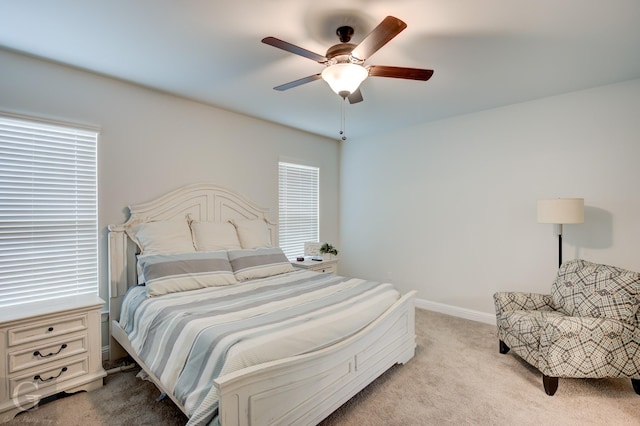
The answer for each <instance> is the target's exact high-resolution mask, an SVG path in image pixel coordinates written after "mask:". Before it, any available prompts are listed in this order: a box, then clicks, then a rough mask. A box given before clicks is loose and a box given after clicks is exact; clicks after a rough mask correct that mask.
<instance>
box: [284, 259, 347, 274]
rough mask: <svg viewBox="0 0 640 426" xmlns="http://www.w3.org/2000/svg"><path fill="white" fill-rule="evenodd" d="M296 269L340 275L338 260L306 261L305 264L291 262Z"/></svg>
mask: <svg viewBox="0 0 640 426" xmlns="http://www.w3.org/2000/svg"><path fill="white" fill-rule="evenodd" d="M291 264H292V265H293V266H294V267H295V268H300V269H308V270H310V271H316V272H324V273H327V274H333V275H336V274H337V273H338V259H331V260H322V261H318V260H305V261H304V262H296V261H294V262H291Z"/></svg>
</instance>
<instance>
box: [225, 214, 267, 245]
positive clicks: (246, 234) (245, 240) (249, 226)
mask: <svg viewBox="0 0 640 426" xmlns="http://www.w3.org/2000/svg"><path fill="white" fill-rule="evenodd" d="M231 223H233V226H235V227H236V231H237V232H238V238H239V239H240V245H241V246H242V248H243V249H253V248H258V247H271V246H272V245H271V233H270V232H269V228H268V227H267V223H266V222H265V221H264V220H262V219H233V220H232V221H231Z"/></svg>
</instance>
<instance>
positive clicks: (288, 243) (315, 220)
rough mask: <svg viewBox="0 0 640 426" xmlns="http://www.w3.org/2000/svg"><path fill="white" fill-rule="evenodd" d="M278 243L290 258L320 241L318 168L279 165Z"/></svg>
mask: <svg viewBox="0 0 640 426" xmlns="http://www.w3.org/2000/svg"><path fill="white" fill-rule="evenodd" d="M278 169H279V170H278V176H279V178H278V181H279V185H278V194H279V197H278V198H279V203H278V204H279V217H278V228H279V240H280V247H281V248H282V251H284V253H285V255H286V256H287V257H288V258H289V259H293V258H295V257H297V256H302V255H303V254H304V243H305V242H308V241H314V242H317V241H318V238H319V233H320V232H319V174H320V169H318V168H317V167H311V166H305V165H301V164H293V163H286V162H280V163H279V164H278Z"/></svg>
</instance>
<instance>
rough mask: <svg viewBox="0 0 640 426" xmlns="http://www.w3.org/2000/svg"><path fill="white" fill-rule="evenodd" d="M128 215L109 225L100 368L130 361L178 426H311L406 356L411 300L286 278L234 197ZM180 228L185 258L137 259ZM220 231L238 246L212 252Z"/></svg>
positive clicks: (229, 193) (202, 195)
mask: <svg viewBox="0 0 640 426" xmlns="http://www.w3.org/2000/svg"><path fill="white" fill-rule="evenodd" d="M129 210H130V217H129V219H128V220H127V221H126V222H125V223H123V224H117V225H110V226H109V238H108V243H109V281H110V298H109V312H110V328H111V342H110V359H112V360H115V359H119V358H122V357H124V356H126V355H127V354H128V355H130V356H131V357H132V358H133V359H134V360H135V361H136V362H137V363H138V364H139V365H140V367H141V368H142V369H143V370H144V374H145V376H146V377H147V378H148V379H149V380H151V381H152V382H153V383H154V384H155V385H156V386H157V387H158V388H159V389H160V391H161V392H164V393H166V395H167V396H169V397H170V398H171V399H172V400H173V402H174V403H175V404H176V405H177V406H178V407H179V408H180V409H181V410H182V411H183V412H184V413H185V414H186V415H187V417H189V424H194V425H195V424H218V423H219V424H221V425H222V426H232V425H268V424H277V425H283V424H317V423H319V422H320V421H322V419H324V418H325V417H326V416H328V415H329V414H330V413H331V412H333V411H334V410H335V409H337V408H338V407H339V406H340V405H342V404H343V403H344V402H346V401H347V400H348V399H350V398H351V397H352V396H354V395H355V394H356V393H358V392H359V391H360V390H362V389H363V388H364V387H365V386H367V385H368V384H369V383H371V382H372V381H373V380H375V379H376V378H377V377H378V376H380V375H381V374H382V373H383V372H385V371H386V370H387V369H389V368H390V367H391V366H393V365H394V364H397V363H401V364H404V363H406V362H408V361H409V360H410V359H411V358H412V357H413V355H414V351H415V328H414V323H415V308H414V299H415V292H410V293H408V294H404V295H401V294H400V293H398V292H397V290H396V289H395V288H394V287H393V286H392V285H391V284H388V283H378V282H372V281H367V280H361V279H357V278H350V277H342V276H339V275H331V274H322V273H319V272H314V271H308V270H303V269H297V268H292V267H291V264H289V263H288V261H286V257H284V258H283V256H284V255H283V254H282V252H281V250H280V249H279V248H278V232H277V227H276V225H275V224H274V223H273V222H271V221H270V220H269V217H268V215H267V213H268V212H267V210H266V209H264V208H262V207H260V206H258V205H257V204H255V203H254V202H252V201H250V200H249V199H247V198H245V197H244V196H242V195H241V194H239V193H237V192H235V191H233V190H231V189H229V188H226V187H222V186H218V185H212V184H194V185H188V186H185V187H182V188H179V189H177V190H175V191H172V192H170V193H168V194H166V195H164V196H162V197H159V198H157V199H155V200H153V201H150V202H146V203H142V204H136V205H132V206H130V207H129ZM185 221H186V222H187V223H188V224H189V231H190V234H189V236H190V237H192V242H193V245H192V246H193V247H196V249H195V250H193V252H190V253H181V250H178V251H180V253H174V252H172V253H163V252H162V250H159V251H155V249H154V250H152V251H150V252H149V251H147V250H146V249H147V248H149V247H151V245H153V244H155V243H156V240H154V236H157V235H158V233H159V232H160V233H163V234H162V235H163V236H164V235H169V234H170V232H166V229H168V228H167V226H168V224H170V226H171V227H174V226H177V225H176V224H179V226H180V232H182V229H183V226H184V225H183V222H185ZM227 224H232V225H233V226H234V229H235V230H236V232H237V237H238V242H239V243H240V244H239V247H238V244H236V243H235V242H230V241H225V244H224V247H223V248H221V247H219V246H218V243H219V241H220V238H223V237H221V235H223V234H222V233H221V232H222V231H220V230H222V229H224V230H225V231H224V232H226V230H227V229H228V225H227ZM256 226H258V227H259V229H258V228H256ZM171 229H173V228H171ZM202 229H206V230H210V229H215V230H216V231H215V236H216V238H209V239H208V240H207V238H208V236H210V235H211V234H210V233H209V234H206V233H203V232H202ZM141 230H144V231H141ZM219 231H220V232H219ZM180 232H177V233H176V235H178V237H180V236H181V235H182V234H181V233H180ZM154 233H155V234H154ZM171 235H172V237H171V238H172V239H171V248H172V249H173V248H174V247H176V246H179V243H177V242H176V241H178V239H179V238H178V237H176V235H174V234H171ZM224 235H228V234H224ZM146 237H149V238H147V239H146V240H145V238H146ZM224 238H226V237H224ZM224 238H223V239H224ZM134 240H135V242H134ZM265 240H266V241H268V243H269V244H264V241H265ZM141 244H142V247H143V248H144V249H145V251H143V252H142V254H140V248H141ZM229 244H231V246H230V245H229ZM234 244H235V245H234ZM155 248H158V249H159V248H160V246H157V247H155ZM174 251H175V250H174ZM167 259H169V260H167ZM283 259H284V260H283ZM167 265H174V266H172V267H176V268H178V269H180V268H182V269H180V271H182V273H184V271H185V270H186V269H189V268H192V267H193V268H196V269H197V268H201V269H198V272H197V273H194V271H193V270H192V269H189V270H188V274H187V275H188V277H183V276H182V275H181V274H180V273H176V272H175V270H173V269H171V268H172V267H169V266H167ZM175 265H179V267H178V266H175ZM185 265H189V266H188V267H187V266H185ZM194 265H195V266H194ZM202 265H207V266H206V267H203V266H202ZM212 265H215V267H213V266H212ZM185 268H186V269H185ZM214 270H215V271H214ZM167 271H170V272H167ZM203 271H204V272H203ZM212 271H214V272H212ZM176 277H179V279H177V278H176ZM194 277H196V278H195V279H194ZM142 283H145V285H144V286H143V285H139V284H142ZM232 307H233V309H232ZM311 336H313V338H312V337H311ZM274 343H275V344H274ZM217 355H220V356H219V357H218V356H217Z"/></svg>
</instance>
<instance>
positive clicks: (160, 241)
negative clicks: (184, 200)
mask: <svg viewBox="0 0 640 426" xmlns="http://www.w3.org/2000/svg"><path fill="white" fill-rule="evenodd" d="M131 231H132V233H133V238H132V239H133V241H135V242H136V244H137V245H138V247H140V251H141V253H142V254H171V253H191V252H195V251H196V249H195V247H194V246H193V239H192V237H191V229H189V223H188V222H187V220H186V219H184V220H165V221H158V222H146V223H141V224H140V225H136V226H135V227H133V228H132V230H131Z"/></svg>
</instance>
